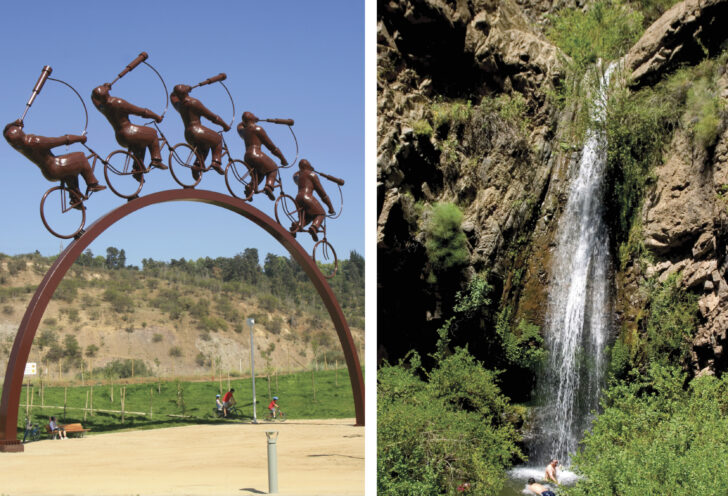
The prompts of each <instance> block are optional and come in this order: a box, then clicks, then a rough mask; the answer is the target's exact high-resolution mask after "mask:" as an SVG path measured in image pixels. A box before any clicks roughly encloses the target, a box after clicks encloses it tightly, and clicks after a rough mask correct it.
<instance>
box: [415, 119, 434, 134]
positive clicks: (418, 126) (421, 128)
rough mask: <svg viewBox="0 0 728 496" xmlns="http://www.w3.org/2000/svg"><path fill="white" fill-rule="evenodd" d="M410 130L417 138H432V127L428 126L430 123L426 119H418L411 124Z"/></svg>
mask: <svg viewBox="0 0 728 496" xmlns="http://www.w3.org/2000/svg"><path fill="white" fill-rule="evenodd" d="M412 129H413V130H414V132H415V135H417V136H426V137H428V138H429V137H430V136H432V126H431V125H430V122H429V121H428V120H426V119H420V120H417V121H415V122H413V123H412Z"/></svg>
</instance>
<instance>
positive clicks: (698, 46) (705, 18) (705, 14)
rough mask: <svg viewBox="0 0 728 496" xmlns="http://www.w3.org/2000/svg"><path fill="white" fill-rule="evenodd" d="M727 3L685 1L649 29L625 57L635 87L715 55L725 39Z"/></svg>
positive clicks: (716, 0) (709, 0) (726, 36)
mask: <svg viewBox="0 0 728 496" xmlns="http://www.w3.org/2000/svg"><path fill="white" fill-rule="evenodd" d="M726 19H728V0H685V1H684V2H680V3H678V4H676V5H674V6H673V7H672V8H671V9H670V10H668V11H667V12H665V14H664V15H663V16H662V17H660V18H659V19H658V20H657V21H656V22H655V23H654V24H652V26H650V27H649V28H648V29H647V31H645V34H644V35H643V36H642V38H641V39H640V40H639V41H638V42H637V43H636V44H635V45H634V47H632V49H631V50H630V51H629V53H628V54H627V58H626V65H627V67H628V68H629V69H630V70H631V71H632V80H633V81H634V82H635V84H637V85H638V86H641V85H644V84H652V83H654V82H656V81H658V80H659V79H660V78H661V77H662V76H664V75H665V74H666V73H667V72H669V71H671V70H673V69H675V68H677V67H678V66H679V65H680V64H683V63H694V62H695V61H696V60H700V59H701V58H702V57H703V56H704V54H705V52H707V53H708V54H715V53H716V52H717V50H718V49H719V48H720V46H721V44H722V43H723V41H725V40H726V38H728V29H726V27H725V21H726Z"/></svg>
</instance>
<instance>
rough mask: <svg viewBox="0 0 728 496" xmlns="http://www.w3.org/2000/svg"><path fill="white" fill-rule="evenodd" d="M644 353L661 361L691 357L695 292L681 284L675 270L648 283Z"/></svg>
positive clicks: (694, 331) (682, 359)
mask: <svg viewBox="0 0 728 496" xmlns="http://www.w3.org/2000/svg"><path fill="white" fill-rule="evenodd" d="M648 287H649V289H650V300H649V316H648V318H647V325H646V326H645V327H646V331H647V357H648V359H649V360H650V361H653V362H654V361H659V362H661V363H663V364H676V363H685V361H686V360H688V359H689V358H690V348H691V346H692V340H693V336H694V335H695V333H696V332H697V328H698V296H697V295H695V294H692V293H689V292H687V291H685V290H683V289H682V288H681V287H680V279H679V276H678V274H673V275H671V276H670V277H668V278H667V280H666V281H665V282H664V283H662V284H659V283H656V282H654V281H651V282H650V283H649V286H648Z"/></svg>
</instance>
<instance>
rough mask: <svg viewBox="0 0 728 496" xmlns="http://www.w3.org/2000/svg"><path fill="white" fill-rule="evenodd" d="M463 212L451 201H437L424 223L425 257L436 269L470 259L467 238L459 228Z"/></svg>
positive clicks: (442, 269) (452, 266)
mask: <svg viewBox="0 0 728 496" xmlns="http://www.w3.org/2000/svg"><path fill="white" fill-rule="evenodd" d="M462 221H463V213H462V212H461V211H460V209H459V208H458V207H457V206H456V205H454V204H452V203H437V204H435V205H434V206H433V207H432V211H431V213H430V216H429V219H428V220H427V222H426V224H425V238H426V241H425V248H426V250H427V257H428V259H429V260H430V263H431V264H432V266H433V268H434V269H435V270H436V271H446V270H449V269H453V268H459V267H462V266H463V265H465V264H466V263H467V262H468V260H469V259H470V252H469V251H468V240H467V239H466V237H465V233H464V232H463V231H462V229H461V228H460V224H461V223H462Z"/></svg>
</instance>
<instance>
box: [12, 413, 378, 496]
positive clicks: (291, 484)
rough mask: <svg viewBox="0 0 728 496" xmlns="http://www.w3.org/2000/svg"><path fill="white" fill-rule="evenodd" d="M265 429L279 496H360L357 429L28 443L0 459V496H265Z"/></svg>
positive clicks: (299, 423) (299, 426)
mask: <svg viewBox="0 0 728 496" xmlns="http://www.w3.org/2000/svg"><path fill="white" fill-rule="evenodd" d="M266 430H278V431H279V436H278V443H277V451H278V489H279V494H283V495H297V496H314V495H342V496H346V495H363V494H364V428H363V427H354V420H353V419H349V420H291V421H288V422H285V423H282V424H273V425H272V424H258V425H251V424H236V425H229V424H227V425H201V426H186V427H174V428H169V429H156V430H151V431H131V432H117V433H113V434H99V435H93V436H87V437H85V438H82V439H68V440H65V441H50V440H43V441H37V442H33V443H29V444H27V445H26V446H25V452H24V453H0V494H2V495H3V496H4V495H9V496H16V495H114V496H116V495H119V496H122V495H123V496H130V495H212V494H214V495H237V496H245V495H250V494H267V492H268V468H267V466H268V465H267V441H266V436H265V431H266Z"/></svg>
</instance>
